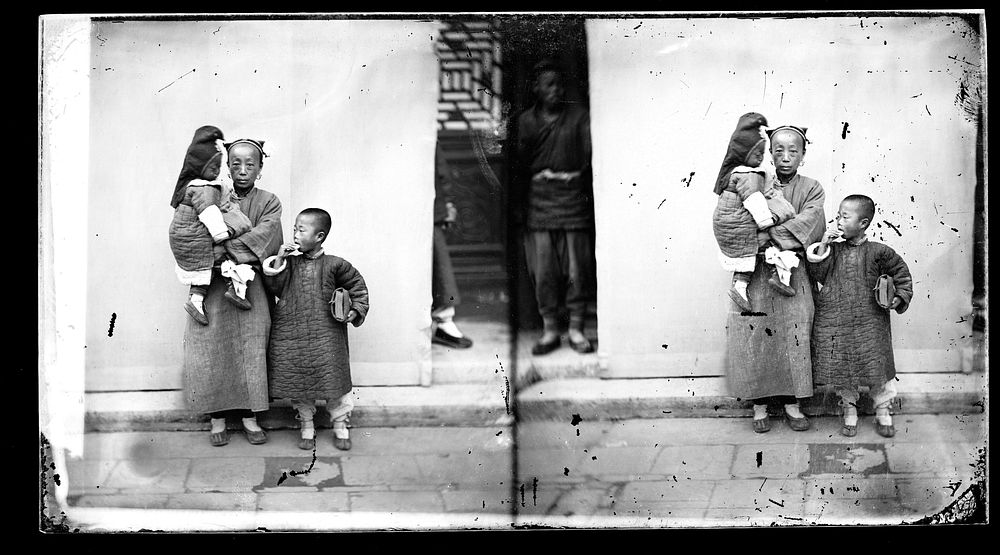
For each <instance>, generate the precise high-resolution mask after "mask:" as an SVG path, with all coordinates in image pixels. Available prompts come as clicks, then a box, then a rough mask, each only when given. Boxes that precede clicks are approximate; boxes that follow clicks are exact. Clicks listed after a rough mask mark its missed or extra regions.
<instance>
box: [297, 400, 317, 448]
mask: <svg viewBox="0 0 1000 555" xmlns="http://www.w3.org/2000/svg"><path fill="white" fill-rule="evenodd" d="M291 402H292V408H294V409H295V410H296V411H297V413H298V414H296V415H295V419H296V420H298V421H299V422H300V424H299V425H300V427H301V428H302V438H303V439H313V438H314V437H315V436H316V427H315V425H314V424H313V415H315V414H316V401H315V400H312V399H309V400H303V399H292V400H291Z"/></svg>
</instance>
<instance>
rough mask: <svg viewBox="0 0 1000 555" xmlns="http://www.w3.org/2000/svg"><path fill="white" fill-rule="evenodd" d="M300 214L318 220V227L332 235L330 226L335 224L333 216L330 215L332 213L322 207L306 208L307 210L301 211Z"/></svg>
mask: <svg viewBox="0 0 1000 555" xmlns="http://www.w3.org/2000/svg"><path fill="white" fill-rule="evenodd" d="M299 216H309V217H310V218H312V219H313V221H315V222H316V227H318V228H319V231H322V232H324V233H326V234H327V235H328V236H329V235H330V228H331V227H332V226H333V218H331V217H330V213H329V212H327V211H326V210H323V209H322V208H306V209H305V210H303V211H301V212H299Z"/></svg>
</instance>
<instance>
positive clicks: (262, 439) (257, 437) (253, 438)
mask: <svg viewBox="0 0 1000 555" xmlns="http://www.w3.org/2000/svg"><path fill="white" fill-rule="evenodd" d="M244 432H246V434H247V441H249V442H250V445H260V444H262V443H267V434H265V433H264V430H259V431H256V432H255V431H253V430H244Z"/></svg>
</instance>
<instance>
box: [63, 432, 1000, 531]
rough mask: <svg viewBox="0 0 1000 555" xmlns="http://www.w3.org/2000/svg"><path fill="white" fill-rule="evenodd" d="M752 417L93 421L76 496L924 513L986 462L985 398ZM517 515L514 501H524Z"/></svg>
mask: <svg viewBox="0 0 1000 555" xmlns="http://www.w3.org/2000/svg"><path fill="white" fill-rule="evenodd" d="M814 424H815V426H814V428H813V429H812V430H810V431H807V432H801V433H796V432H792V431H791V430H790V429H788V427H787V426H786V425H785V424H784V423H783V422H780V421H774V427H773V429H772V430H771V432H769V433H767V434H754V433H752V432H751V430H750V421H749V419H746V418H714V419H713V418H690V419H688V418H671V419H641V420H626V421H619V422H606V421H605V422H588V421H578V422H576V423H575V424H574V423H573V421H571V420H567V421H565V422H552V421H549V422H531V423H525V424H521V425H519V426H518V428H517V434H518V436H517V439H516V457H517V473H518V476H519V477H520V479H519V480H518V481H516V482H512V471H513V468H512V467H513V462H514V459H513V457H514V455H515V450H514V443H515V442H514V441H512V439H513V438H511V434H512V430H511V429H510V428H506V427H465V428H459V427H447V428H445V427H413V428H355V429H354V430H353V431H352V437H353V443H354V448H353V449H352V450H351V451H348V452H343V451H337V450H336V449H334V447H333V445H332V439H331V437H332V435H331V434H332V432H331V430H329V429H320V431H319V437H318V439H319V441H318V447H317V450H316V453H315V458H313V453H310V452H304V451H301V450H299V449H298V448H297V447H296V445H295V444H296V442H297V437H298V433H297V432H296V431H294V430H277V431H272V432H270V434H269V435H270V438H271V439H270V441H269V442H268V443H267V444H265V445H261V446H253V445H250V444H248V443H247V442H246V439H245V438H244V437H243V436H242V435H241V434H238V433H237V434H233V436H232V440H231V443H230V444H229V445H227V446H225V447H211V446H210V445H209V444H208V438H207V433H205V432H122V433H92V434H88V435H87V436H86V439H85V453H84V457H83V458H82V459H76V460H73V459H70V460H69V461H68V462H67V465H68V469H66V471H65V472H59V470H58V469H57V470H56V471H57V472H59V473H60V474H62V475H63V477H65V479H67V481H68V484H69V499H68V501H69V504H70V506H71V507H120V508H146V509H213V510H232V511H256V512H261V511H315V512H336V513H352V512H360V511H374V512H386V513H395V514H401V513H436V514H444V515H447V514H455V513H462V514H480V515H493V516H502V515H512V514H515V513H516V514H517V517H516V521H517V522H518V523H521V524H541V525H570V526H649V525H657V526H659V525H667V526H670V525H694V526H745V525H770V524H771V523H777V524H780V525H795V524H827V523H829V524H846V523H864V524H882V523H901V522H913V521H917V520H919V519H921V518H923V517H926V516H929V515H934V514H937V513H940V512H941V511H942V510H944V509H945V508H946V507H947V506H948V505H949V504H951V503H952V502H953V501H954V500H955V499H956V498H958V497H959V496H961V494H962V493H963V492H964V491H966V490H967V489H968V487H969V486H970V484H971V483H973V481H974V480H975V479H976V478H977V462H978V461H979V460H980V452H981V451H982V452H984V451H985V438H986V424H985V418H984V416H983V415H981V414H977V415H968V416H956V415H900V416H897V417H896V425H897V428H898V433H897V436H896V437H895V438H892V439H885V438H882V437H880V436H878V435H877V434H875V432H874V429H873V428H872V426H871V419H870V417H867V418H864V419H863V420H862V422H861V424H862V425H861V426H860V427H859V433H858V436H857V437H855V438H853V440H849V439H848V438H844V437H841V436H840V435H839V434H838V433H837V430H838V428H839V423H838V420H837V419H836V418H832V417H828V418H816V419H814ZM512 518H513V517H512Z"/></svg>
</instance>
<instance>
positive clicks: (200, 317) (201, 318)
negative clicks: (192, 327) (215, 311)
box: [184, 300, 208, 326]
mask: <svg viewBox="0 0 1000 555" xmlns="http://www.w3.org/2000/svg"><path fill="white" fill-rule="evenodd" d="M184 310H185V311H186V312H187V313H188V315H190V316H191V318H194V321H195V322H198V323H199V324H201V325H203V326H207V325H208V316H206V315H205V314H203V313H202V312H201V311H200V310H198V309H197V308H196V307H195V306H194V303H192V302H191V301H190V300H188V302H186V303H184Z"/></svg>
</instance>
